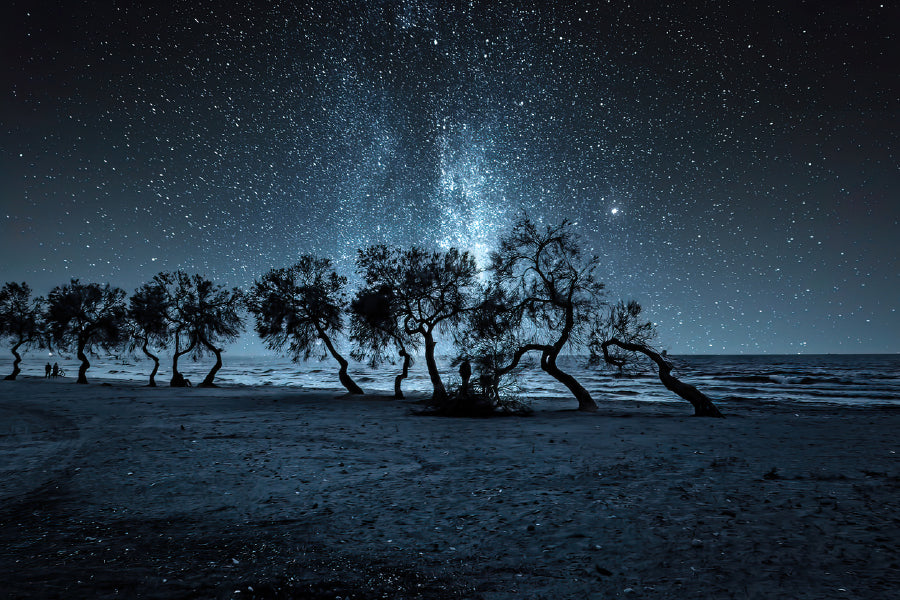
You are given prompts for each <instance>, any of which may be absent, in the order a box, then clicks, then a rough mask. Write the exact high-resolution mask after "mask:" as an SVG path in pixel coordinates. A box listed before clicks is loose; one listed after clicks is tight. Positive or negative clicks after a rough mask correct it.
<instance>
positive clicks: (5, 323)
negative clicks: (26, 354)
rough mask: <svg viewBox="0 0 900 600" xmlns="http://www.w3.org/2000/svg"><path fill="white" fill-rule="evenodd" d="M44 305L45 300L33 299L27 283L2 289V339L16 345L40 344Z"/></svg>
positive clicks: (0, 294)
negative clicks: (6, 339)
mask: <svg viewBox="0 0 900 600" xmlns="http://www.w3.org/2000/svg"><path fill="white" fill-rule="evenodd" d="M43 304H44V299H43V298H41V297H36V298H32V297H31V288H30V287H29V286H28V284H27V283H25V282H22V283H15V282H8V283H5V284H4V285H3V287H2V288H0V337H2V338H8V339H9V340H11V341H12V343H13V344H15V345H19V344H27V343H36V342H40V338H41V335H42V333H43V323H42V321H41V313H42V311H43Z"/></svg>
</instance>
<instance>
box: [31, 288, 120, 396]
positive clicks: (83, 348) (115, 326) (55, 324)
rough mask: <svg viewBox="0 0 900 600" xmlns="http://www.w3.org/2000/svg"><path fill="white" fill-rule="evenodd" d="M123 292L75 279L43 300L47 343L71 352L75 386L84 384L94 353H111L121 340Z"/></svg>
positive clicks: (51, 292) (55, 289)
mask: <svg viewBox="0 0 900 600" xmlns="http://www.w3.org/2000/svg"><path fill="white" fill-rule="evenodd" d="M126 312H127V309H126V307H125V290H123V289H121V288H117V287H112V286H110V285H109V284H108V283H107V284H104V285H100V284H99V283H81V282H80V281H79V280H78V279H72V281H71V282H69V283H67V284H65V285H61V286H57V287H55V288H53V289H52V290H50V294H49V295H48V296H47V310H46V312H45V313H44V320H45V322H46V324H47V329H48V332H49V334H50V339H51V341H52V342H53V343H54V344H56V345H57V346H58V347H60V348H64V349H71V348H73V347H74V348H75V352H76V356H77V357H78V360H80V361H81V366H79V368H78V380H77V383H87V382H88V381H87V370H88V368H90V366H91V363H90V362H89V361H88V358H87V355H88V354H93V353H94V349H96V348H100V349H103V350H107V351H109V350H112V349H114V348H117V347H119V346H120V345H121V344H122V342H123V339H124V333H125V322H126Z"/></svg>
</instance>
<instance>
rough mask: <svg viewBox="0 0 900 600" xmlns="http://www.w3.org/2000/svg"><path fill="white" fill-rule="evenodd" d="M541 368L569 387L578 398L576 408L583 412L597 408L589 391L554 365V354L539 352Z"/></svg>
mask: <svg viewBox="0 0 900 600" xmlns="http://www.w3.org/2000/svg"><path fill="white" fill-rule="evenodd" d="M541 369H543V370H544V371H545V372H546V373H547V374H548V375H550V376H551V377H553V378H554V379H555V380H557V381H558V382H560V383H561V384H563V385H564V386H566V387H567V388H569V391H570V392H572V395H573V396H575V399H576V400H578V410H580V411H584V412H595V411H596V410H597V403H596V402H594V399H593V398H591V393H590V392H588V391H587V390H586V389H584V386H582V385H581V384H580V383H578V380H577V379H575V378H574V377H572V376H571V375H569V374H568V373H566V372H564V371H563V370H562V369H560V368H559V367H558V366H556V354H554V353H552V352H549V351H547V350H544V352H543V354H541Z"/></svg>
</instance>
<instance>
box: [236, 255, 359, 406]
mask: <svg viewBox="0 0 900 600" xmlns="http://www.w3.org/2000/svg"><path fill="white" fill-rule="evenodd" d="M346 286H347V278H346V277H344V276H342V275H338V274H337V273H336V272H335V271H334V269H333V268H332V266H331V260H330V259H327V258H317V257H315V256H310V255H303V256H301V257H300V260H298V261H297V263H296V264H295V265H293V266H291V267H287V268H282V269H272V270H271V271H269V272H268V273H266V274H265V275H264V276H263V277H262V278H261V279H259V280H258V281H255V282H254V283H253V291H252V292H251V294H250V297H249V301H248V306H249V309H250V312H251V313H252V314H253V315H254V317H255V320H256V332H257V333H258V334H259V337H260V338H261V339H263V340H264V341H265V342H266V346H267V347H268V348H270V349H272V350H278V351H280V350H283V349H284V348H285V347H287V349H288V352H289V353H290V355H291V358H292V359H293V360H295V361H299V360H300V358H301V357H302V358H303V360H308V359H309V357H310V356H311V355H312V354H313V352H315V351H317V350H321V357H322V358H323V359H324V358H325V357H326V356H327V355H328V354H330V355H331V356H332V357H333V358H334V360H336V361H337V363H338V365H339V366H340V369H339V371H338V378H339V379H340V381H341V384H342V385H343V386H344V387H345V388H346V389H347V391H348V392H349V393H351V394H362V393H363V391H362V389H361V388H360V387H359V386H358V385H356V382H354V381H353V378H351V377H350V375H349V374H348V373H347V367H348V366H349V363H348V362H347V359H345V358H344V357H343V356H341V354H340V353H339V352H338V351H337V349H336V348H335V346H334V341H333V339H332V338H333V337H334V336H335V335H339V334H340V333H341V331H342V329H343V325H344V323H343V315H342V312H343V310H344V309H345V308H346V306H347V299H346V293H345V289H346ZM320 342H321V347H320Z"/></svg>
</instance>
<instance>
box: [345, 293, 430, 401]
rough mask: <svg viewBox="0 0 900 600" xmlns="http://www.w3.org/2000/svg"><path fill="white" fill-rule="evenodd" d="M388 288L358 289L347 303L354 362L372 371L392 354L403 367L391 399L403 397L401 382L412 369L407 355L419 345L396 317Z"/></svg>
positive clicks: (397, 377) (394, 305)
mask: <svg viewBox="0 0 900 600" xmlns="http://www.w3.org/2000/svg"><path fill="white" fill-rule="evenodd" d="M395 301H396V298H395V297H394V291H393V289H391V288H390V287H387V286H385V287H382V288H379V289H368V288H367V289H362V290H359V291H358V292H357V293H356V296H355V297H354V298H353V301H352V302H350V339H351V341H352V342H353V344H354V346H353V350H352V351H351V353H350V355H351V356H352V357H353V358H354V359H356V360H358V361H366V362H368V363H369V366H371V367H372V368H373V369H374V368H375V367H377V366H378V365H380V364H381V363H383V362H384V361H386V360H389V356H390V355H391V354H392V353H393V352H396V353H397V354H398V355H399V356H400V358H401V360H402V361H403V366H402V368H401V371H400V373H399V374H398V375H397V376H396V377H395V378H394V398H395V399H398V400H399V399H402V398H403V380H404V379H406V378H407V377H408V376H409V368H410V366H412V362H413V360H412V355H411V352H412V351H414V350H417V349H418V348H419V346H420V344H419V339H418V338H417V337H414V336H412V335H410V334H408V333H406V330H405V329H404V328H403V327H402V326H401V324H400V323H398V321H397V318H396V311H397V304H396V302H395Z"/></svg>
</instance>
